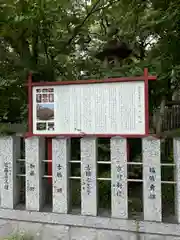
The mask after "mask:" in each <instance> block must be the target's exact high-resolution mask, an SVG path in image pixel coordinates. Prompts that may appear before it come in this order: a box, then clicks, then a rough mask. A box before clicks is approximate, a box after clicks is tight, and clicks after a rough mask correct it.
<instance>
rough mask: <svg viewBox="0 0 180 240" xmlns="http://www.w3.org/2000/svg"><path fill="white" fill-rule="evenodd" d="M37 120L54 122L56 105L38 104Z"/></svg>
mask: <svg viewBox="0 0 180 240" xmlns="http://www.w3.org/2000/svg"><path fill="white" fill-rule="evenodd" d="M36 116H37V120H40V121H50V120H54V104H37V112H36Z"/></svg>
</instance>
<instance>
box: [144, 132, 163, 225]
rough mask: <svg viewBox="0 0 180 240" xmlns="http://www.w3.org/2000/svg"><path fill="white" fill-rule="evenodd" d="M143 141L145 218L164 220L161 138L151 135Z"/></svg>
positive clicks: (148, 219)
mask: <svg viewBox="0 0 180 240" xmlns="http://www.w3.org/2000/svg"><path fill="white" fill-rule="evenodd" d="M142 141H143V144H142V146H143V197H144V199H143V200H144V220H147V221H162V202H161V150H160V140H159V139H156V138H153V137H149V138H145V139H143V140H142Z"/></svg>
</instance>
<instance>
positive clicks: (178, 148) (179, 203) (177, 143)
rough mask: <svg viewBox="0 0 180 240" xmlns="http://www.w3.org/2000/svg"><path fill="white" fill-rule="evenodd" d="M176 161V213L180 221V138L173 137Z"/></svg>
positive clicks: (179, 221)
mask: <svg viewBox="0 0 180 240" xmlns="http://www.w3.org/2000/svg"><path fill="white" fill-rule="evenodd" d="M173 149H174V151H173V152H174V163H175V181H176V187H175V208H176V209H175V213H176V217H177V221H178V223H180V138H176V139H173Z"/></svg>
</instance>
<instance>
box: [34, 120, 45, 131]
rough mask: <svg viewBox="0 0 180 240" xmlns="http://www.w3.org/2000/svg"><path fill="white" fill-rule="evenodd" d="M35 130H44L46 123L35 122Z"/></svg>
mask: <svg viewBox="0 0 180 240" xmlns="http://www.w3.org/2000/svg"><path fill="white" fill-rule="evenodd" d="M36 130H38V131H44V130H46V123H45V122H38V123H36Z"/></svg>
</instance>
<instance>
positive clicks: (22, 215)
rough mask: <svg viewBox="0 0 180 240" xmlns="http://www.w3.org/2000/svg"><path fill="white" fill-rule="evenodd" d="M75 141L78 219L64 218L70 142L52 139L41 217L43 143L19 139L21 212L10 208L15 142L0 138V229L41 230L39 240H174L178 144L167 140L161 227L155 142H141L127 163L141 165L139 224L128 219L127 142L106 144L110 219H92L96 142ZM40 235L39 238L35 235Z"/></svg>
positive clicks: (14, 192)
mask: <svg viewBox="0 0 180 240" xmlns="http://www.w3.org/2000/svg"><path fill="white" fill-rule="evenodd" d="M80 141H81V142H80V144H81V159H80V160H79V162H80V164H81V176H80V177H79V179H80V181H81V214H79V215H74V214H70V213H69V206H70V191H69V188H70V186H69V179H70V173H69V164H70V162H72V160H71V159H70V158H71V156H70V140H69V139H66V138H54V139H52V176H51V177H52V212H45V211H43V210H42V209H43V206H44V200H45V196H44V193H45V191H46V189H45V186H44V185H43V177H44V176H43V171H42V163H43V161H49V160H47V159H45V139H44V138H41V137H32V138H27V139H25V173H24V177H25V209H24V210H22V209H21V210H18V209H16V206H17V204H18V203H19V198H20V186H19V184H20V183H19V180H18V177H19V169H18V165H17V162H18V161H23V159H20V151H21V145H20V137H17V136H13V137H12V136H5V137H0V164H1V165H0V166H1V167H0V176H1V177H0V181H1V184H0V197H1V201H0V206H1V208H0V218H1V220H0V224H1V225H3V224H5V223H6V224H11V225H13V224H14V225H13V226H16V227H15V228H16V229H20V230H21V228H22V226H23V229H24V228H25V229H29V228H30V229H31V230H32V229H34V231H35V232H36V233H37V232H38V231H40V230H39V229H41V232H42V231H43V234H44V235H43V236H44V237H43V238H42V239H74V240H75V239H99V240H100V239H165V237H166V239H173V238H174V239H180V225H179V224H180V139H174V140H173V154H174V163H172V164H171V163H167V164H166V165H167V166H168V165H174V166H175V171H174V174H175V181H174V182H173V184H174V185H175V196H176V198H175V205H176V223H174V224H172V223H169V224H166V223H163V222H162V196H161V195H162V193H161V185H162V183H163V181H162V180H161V166H162V163H161V150H160V147H161V144H160V140H159V139H156V138H153V137H149V138H144V139H142V162H141V163H138V162H136V163H133V162H131V164H142V168H143V177H142V180H141V181H142V184H143V219H142V220H129V219H128V181H129V179H128V174H127V166H128V164H129V163H128V161H127V158H128V156H127V139H124V138H119V137H114V138H111V139H110V149H111V154H110V165H111V178H110V182H111V216H110V217H100V216H97V215H98V201H97V199H98V190H97V181H98V180H102V179H98V177H97V164H98V160H97V139H96V138H93V137H84V138H81V140H80ZM131 181H133V180H132V179H131ZM134 181H137V180H134ZM17 226H18V227H17ZM25 226H26V227H25ZM37 226H39V227H37ZM37 228H38V230H37ZM0 229H1V228H0ZM42 229H43V230H42ZM47 229H49V230H47ZM58 229H59V230H58ZM13 231H14V230H13ZM44 231H46V234H45V232H44ZM0 232H1V231H0ZM55 232H57V234H56V233H55ZM60 232H61V234H60ZM38 234H39V233H38ZM48 234H51V235H48ZM53 234H54V235H53ZM59 234H60V235H59ZM0 235H1V234H0ZM40 235H41V237H42V234H41V233H40ZM52 235H53V236H54V238H53V237H52ZM46 237H47V238H46Z"/></svg>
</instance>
